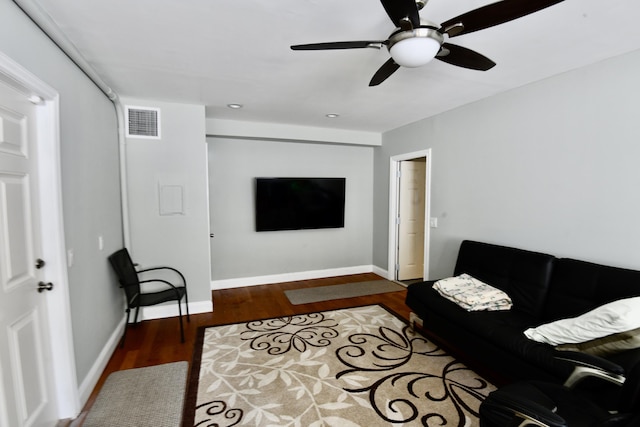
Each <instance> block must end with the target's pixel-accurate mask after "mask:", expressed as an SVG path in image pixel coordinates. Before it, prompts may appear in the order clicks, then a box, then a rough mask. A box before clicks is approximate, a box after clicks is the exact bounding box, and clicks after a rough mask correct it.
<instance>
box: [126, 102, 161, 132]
mask: <svg viewBox="0 0 640 427" xmlns="http://www.w3.org/2000/svg"><path fill="white" fill-rule="evenodd" d="M126 111H127V137H128V138H146V139H160V109H159V108H149V107H126Z"/></svg>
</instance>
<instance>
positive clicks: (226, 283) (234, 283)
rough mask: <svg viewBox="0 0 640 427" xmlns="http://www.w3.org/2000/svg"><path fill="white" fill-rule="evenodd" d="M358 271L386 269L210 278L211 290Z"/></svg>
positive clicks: (381, 273)
mask: <svg viewBox="0 0 640 427" xmlns="http://www.w3.org/2000/svg"><path fill="white" fill-rule="evenodd" d="M360 273H376V274H378V275H379V276H382V277H387V273H386V270H382V269H380V268H378V267H375V266H373V265H359V266H354V267H341V268H330V269H327V270H313V271H300V272H295V273H283V274H271V275H268V276H255V277H240V278H237V279H222V280H212V281H211V290H217V289H230V288H241V287H243V286H256V285H268V284H271V283H282V282H293V281H296V280H310V279H321V278H323V277H332V276H346V275H348V274H360Z"/></svg>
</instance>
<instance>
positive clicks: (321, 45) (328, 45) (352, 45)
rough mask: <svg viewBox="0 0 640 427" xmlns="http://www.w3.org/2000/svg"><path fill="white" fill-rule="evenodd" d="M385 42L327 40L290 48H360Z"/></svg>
mask: <svg viewBox="0 0 640 427" xmlns="http://www.w3.org/2000/svg"><path fill="white" fill-rule="evenodd" d="M384 44H387V41H386V40H383V41H382V40H374V41H371V40H360V41H352V42H328V43H310V44H297V45H293V46H291V49H292V50H327V49H361V48H365V47H375V48H378V49H379V48H381V47H382V45H384Z"/></svg>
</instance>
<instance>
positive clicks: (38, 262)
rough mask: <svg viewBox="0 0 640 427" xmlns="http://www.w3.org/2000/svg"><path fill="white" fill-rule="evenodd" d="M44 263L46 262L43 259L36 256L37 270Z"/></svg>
mask: <svg viewBox="0 0 640 427" xmlns="http://www.w3.org/2000/svg"><path fill="white" fill-rule="evenodd" d="M45 264H46V263H45V262H44V260H43V259H40V258H38V259H37V260H36V268H37V269H38V270H40V269H41V268H42V267H44V265H45Z"/></svg>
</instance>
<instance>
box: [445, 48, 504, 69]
mask: <svg viewBox="0 0 640 427" xmlns="http://www.w3.org/2000/svg"><path fill="white" fill-rule="evenodd" d="M436 59H439V60H440V61H443V62H446V63H447V64H451V65H457V66H458V67H463V68H469V69H472V70H479V71H487V70H489V69H491V68H493V67H495V65H496V63H495V62H493V61H492V60H490V59H489V58H487V57H486V56H484V55H481V54H479V53H478V52H476V51H473V50H471V49H467V48H466V47H462V46H458V45H455V44H450V43H443V44H442V50H441V51H440V52H439V53H438V55H436Z"/></svg>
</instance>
